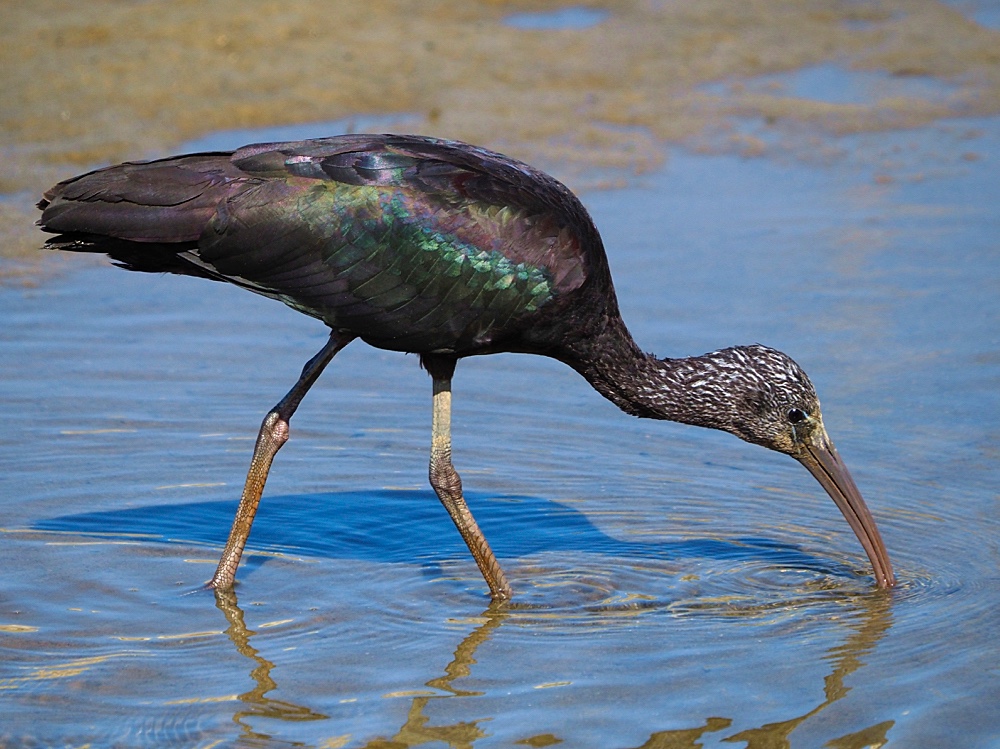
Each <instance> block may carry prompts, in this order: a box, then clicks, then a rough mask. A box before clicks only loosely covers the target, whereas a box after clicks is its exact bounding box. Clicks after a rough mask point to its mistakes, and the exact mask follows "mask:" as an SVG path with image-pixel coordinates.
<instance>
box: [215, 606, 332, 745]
mask: <svg viewBox="0 0 1000 749" xmlns="http://www.w3.org/2000/svg"><path fill="white" fill-rule="evenodd" d="M215 605H216V606H218V607H219V610H220V611H222V613H223V614H225V617H226V621H227V622H229V627H228V628H227V629H226V634H227V635H228V636H229V639H230V640H232V642H233V645H235V646H236V650H237V651H238V652H239V654H240V655H242V656H244V657H246V658H249V659H250V660H251V661H253V662H254V664H255V665H254V667H253V669H252V670H251V671H250V678H252V679H253V682H254V687H253V689H251V690H250V691H249V692H244V693H243V694H241V695H239V700H240V702H242V703H243V706H244V707H243V709H242V710H238V711H237V712H236V713H235V714H234V715H233V721H234V722H235V723H236V724H237V725H239V726H240V728H241V729H242V730H243V733H244V736H246V737H249V738H255V739H269V738H270V736H267V735H266V734H261V733H258V732H256V731H254V730H253V729H252V728H250V726H249V725H248V724H247V722H246V719H247V718H250V717H265V718H277V719H278V720H288V721H303V720H325V719H326V718H328V717H329V716H327V715H323V714H321V713H317V712H313V711H312V710H310V709H309V708H307V707H302V706H301V705H295V704H293V703H291V702H285V701H284V700H276V699H273V698H271V697H268V696H267V693H268V692H270V691H272V690H274V689H276V688H277V686H278V685H277V683H276V682H275V681H274V679H273V678H272V677H271V669H272V668H274V664H273V663H272V662H271V661H269V660H267V658H264V657H263V656H262V655H260V653H258V652H257V649H256V648H255V647H253V646H252V645H251V644H250V638H251V637H253V636H254V634H256V633H255V632H252V631H251V630H249V629H247V625H246V622H245V621H244V618H243V609H241V608H240V606H239V603H237V601H236V592H235V591H233V590H232V589H230V590H216V591H215Z"/></svg>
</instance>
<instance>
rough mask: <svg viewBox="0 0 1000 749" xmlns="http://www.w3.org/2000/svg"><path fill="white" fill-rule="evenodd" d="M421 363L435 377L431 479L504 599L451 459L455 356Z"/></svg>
mask: <svg viewBox="0 0 1000 749" xmlns="http://www.w3.org/2000/svg"><path fill="white" fill-rule="evenodd" d="M421 362H422V363H423V365H424V367H425V368H426V369H427V371H428V373H430V375H431V377H432V378H433V380H434V407H433V415H432V418H431V464H430V471H429V474H430V482H431V486H432V487H433V488H434V491H435V492H436V493H437V495H438V499H440V500H441V504H443V505H444V507H445V509H446V510H448V514H449V515H451V519H452V520H453V521H454V523H455V526H456V527H457V528H458V532H459V533H461V534H462V538H463V539H465V543H466V544H467V545H468V547H469V551H471V552H472V556H473V558H474V559H475V560H476V564H478V565H479V570H480V572H482V573H483V577H484V578H485V579H486V584H487V585H489V587H490V595H491V596H492V597H493V600H494V601H506V600H508V599H509V598H510V596H511V589H510V585H509V584H508V582H507V577H506V575H504V572H503V570H502V569H501V568H500V563H499V562H498V561H497V558H496V557H495V556H494V555H493V550H492V549H490V545H489V543H488V542H487V541H486V537H485V536H484V535H483V532H482V531H481V530H480V529H479V525H478V524H477V523H476V519H475V518H474V517H473V516H472V512H471V511H470V510H469V507H468V505H467V504H466V503H465V498H464V497H463V496H462V480H461V478H459V475H458V472H457V471H456V470H455V466H453V465H452V463H451V376H452V374H454V372H455V360H454V359H451V358H446V357H437V356H433V357H432V356H427V355H425V356H423V357H422V359H421Z"/></svg>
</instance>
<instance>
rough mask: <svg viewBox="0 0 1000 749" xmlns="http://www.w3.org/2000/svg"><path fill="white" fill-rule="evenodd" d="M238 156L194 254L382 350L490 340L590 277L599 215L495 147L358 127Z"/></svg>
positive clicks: (461, 346)
mask: <svg viewBox="0 0 1000 749" xmlns="http://www.w3.org/2000/svg"><path fill="white" fill-rule="evenodd" d="M394 141H395V142H394ZM462 159H466V160H467V161H469V162H470V163H468V164H464V163H461V160H462ZM232 163H233V164H234V165H235V166H237V167H238V168H239V169H240V170H241V171H242V172H243V173H244V174H246V175H247V177H249V178H250V179H247V180H246V181H245V182H243V184H241V185H240V187H239V189H237V190H234V191H232V192H231V194H230V195H229V196H228V197H227V198H226V200H225V201H224V202H223V203H222V204H220V206H219V208H218V210H217V213H216V215H215V217H214V218H213V219H212V221H211V222H210V225H209V227H208V229H207V230H206V232H205V233H204V234H203V235H202V238H201V241H200V242H199V248H198V250H197V251H196V253H195V254H196V255H197V257H198V261H199V262H201V263H204V264H206V265H208V266H210V267H211V268H212V269H214V270H215V271H217V272H219V273H221V274H223V275H225V276H227V277H229V278H232V279H234V280H236V281H237V282H243V283H244V284H245V285H248V286H251V287H253V288H257V289H258V290H260V291H262V292H264V293H269V295H272V296H275V297H277V298H279V299H281V300H282V301H284V302H285V303H287V304H289V305H291V306H293V307H295V308H296V309H299V310H301V311H303V312H306V313H307V314H311V315H313V316H316V317H320V318H321V319H323V320H324V321H326V322H327V323H328V324H329V325H331V326H332V327H335V328H343V329H346V330H350V331H352V332H354V333H356V334H358V335H360V336H361V337H362V338H365V339H366V340H368V341H369V342H371V343H373V344H375V345H378V346H381V347H384V348H395V349H403V350H414V351H415V350H439V351H454V352H456V353H462V352H463V351H466V350H470V349H481V348H484V347H489V346H490V345H491V344H494V343H499V342H500V341H502V340H503V339H504V338H510V337H512V336H516V335H517V334H518V332H519V330H518V329H519V327H520V326H519V321H523V320H525V319H527V318H529V317H530V316H531V313H534V312H536V311H538V310H539V309H540V308H542V307H543V306H545V305H546V304H548V303H550V302H552V301H553V300H555V299H556V298H557V297H558V296H559V295H561V294H568V293H570V292H572V291H574V290H575V289H577V288H579V287H580V286H581V285H582V284H583V283H584V281H585V280H586V277H587V271H588V266H587V259H585V258H584V253H585V251H586V250H587V249H591V250H592V249H593V248H588V247H587V245H586V243H587V242H590V243H593V242H594V241H595V239H596V232H595V233H594V234H595V236H594V237H590V236H581V235H580V229H579V227H580V226H581V225H582V226H583V227H584V228H585V230H589V229H592V224H591V223H590V221H589V218H587V217H586V213H585V212H583V208H582V206H579V202H578V201H577V200H576V198H575V197H573V196H572V195H571V194H570V193H569V191H568V190H566V189H565V188H564V187H562V185H560V184H559V183H557V182H555V181H554V180H552V179H551V178H548V177H545V176H544V175H540V173H538V172H534V171H527V170H528V167H522V166H521V165H517V164H516V162H511V161H509V160H506V159H503V158H502V157H498V156H496V155H494V154H490V152H487V151H479V150H478V149H477V150H476V151H475V152H473V153H471V154H469V153H467V152H466V151H458V150H456V149H455V148H453V147H451V146H450V145H449V144H446V143H441V142H438V141H430V140H424V139H419V140H418V139H405V138H391V137H380V138H378V139H374V138H372V137H371V136H358V137H356V138H350V137H341V138H336V139H328V140H327V141H307V142H304V143H302V144H279V145H278V146H272V147H266V146H265V147H262V146H254V147H250V148H248V149H243V150H241V151H237V152H236V153H235V154H233V157H232ZM254 178H257V179H254ZM540 178H543V179H544V180H545V181H544V183H543V184H542V185H541V189H540V186H539V180H540ZM547 191H548V192H547ZM548 193H551V194H548ZM567 196H569V197H570V198H572V201H571V204H570V207H571V208H575V209H577V210H579V211H580V212H581V213H580V214H579V215H571V214H568V213H567V210H566V205H567V204H566V199H567ZM596 242H597V243H598V244H597V247H598V248H599V246H600V245H599V239H596ZM598 254H599V255H600V257H601V259H603V254H602V253H598Z"/></svg>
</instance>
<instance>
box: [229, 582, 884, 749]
mask: <svg viewBox="0 0 1000 749" xmlns="http://www.w3.org/2000/svg"><path fill="white" fill-rule="evenodd" d="M850 602H851V603H853V604H854V605H856V606H857V612H856V615H855V616H854V617H852V618H851V621H852V624H851V626H852V628H853V629H854V631H853V632H852V633H851V634H850V636H849V637H848V638H847V640H846V641H845V642H844V643H843V644H842V645H837V646H835V647H833V648H831V649H830V650H829V651H828V654H827V657H826V659H827V660H829V661H830V662H832V664H833V669H832V671H831V672H830V674H829V675H827V676H826V678H825V679H824V682H825V684H824V690H823V691H824V699H823V701H822V702H821V703H819V704H818V705H817V706H816V707H814V708H813V709H811V710H809V711H808V712H806V713H803V714H802V715H799V716H796V717H794V718H790V719H788V720H784V721H779V722H775V723H766V724H763V725H761V726H760V727H759V728H750V729H745V730H742V731H740V732H739V733H735V734H733V735H731V736H725V737H722V738H721V741H725V742H731V743H738V742H745V746H746V749H788V748H789V747H791V746H792V743H791V740H790V738H789V737H790V735H791V733H792V732H793V731H794V730H795V729H796V728H798V727H799V726H801V725H803V724H804V723H806V721H808V720H809V719H810V718H813V717H815V716H817V715H819V713H821V712H822V711H823V710H825V709H826V708H827V707H829V706H830V705H832V704H833V703H835V702H837V701H838V700H840V699H842V698H843V697H844V696H846V695H847V693H848V692H849V691H850V687H848V686H846V685H845V683H844V681H845V679H846V678H847V677H848V676H849V675H851V674H852V673H854V672H855V671H857V670H858V669H860V668H861V667H862V666H863V665H864V660H863V657H864V656H865V655H866V654H867V653H870V652H871V651H872V650H873V649H874V648H875V646H876V644H877V643H878V642H879V640H880V639H881V638H882V636H883V635H884V634H885V633H886V632H887V631H888V629H889V627H890V626H891V624H892V617H891V612H890V608H889V607H890V604H891V599H890V598H889V597H888V596H883V595H879V594H876V593H871V594H866V595H862V596H857V597H854V598H852V599H850ZM216 603H217V605H218V607H219V609H220V610H221V611H222V612H223V613H224V614H225V616H226V620H227V621H228V622H229V628H228V630H227V632H226V633H227V634H228V636H229V638H230V639H231V640H232V642H233V644H234V645H235V646H236V649H237V650H238V651H239V653H240V654H241V655H243V656H245V657H247V658H249V659H251V660H252V661H253V663H254V666H253V668H252V670H251V672H250V676H251V678H252V679H253V681H254V683H255V687H254V688H253V689H251V690H250V691H249V692H245V693H243V694H241V695H239V699H240V701H241V702H242V703H243V705H244V706H245V707H244V709H242V710H240V711H238V712H237V713H235V714H234V716H233V720H234V722H236V723H237V724H238V725H239V726H240V727H241V728H242V730H243V735H244V737H245V738H253V739H257V740H264V741H267V740H268V739H270V738H271V737H270V736H267V735H266V734H262V733H259V732H257V731H254V730H253V729H251V728H250V727H249V726H248V725H247V723H246V722H245V719H246V718H247V717H250V716H263V717H267V718H274V719H278V720H284V721H306V720H325V719H328V718H329V716H326V715H322V714H320V713H316V712H313V711H312V710H310V709H308V708H306V707H302V706H299V705H294V704H292V703H289V702H285V701H282V700H275V699H272V698H269V697H267V696H266V695H267V693H268V692H270V691H272V690H274V689H276V688H277V683H276V682H275V680H274V679H273V678H272V676H271V669H272V668H273V667H274V664H273V663H272V662H271V661H269V660H267V659H266V658H264V657H262V656H261V655H259V654H258V651H257V650H256V649H255V648H254V647H252V646H251V645H250V638H251V637H252V636H254V634H255V633H254V632H252V631H250V630H248V629H247V627H246V624H245V623H244V616H243V611H242V610H241V609H240V607H239V605H238V604H237V600H236V595H235V593H234V592H232V591H228V592H220V591H216ZM514 616H516V612H514V611H512V610H511V607H510V606H509V605H505V604H492V605H491V606H490V607H489V608H488V609H487V610H486V611H484V612H483V613H482V615H481V616H480V617H479V619H480V621H481V623H480V624H479V625H478V626H477V627H476V628H475V629H473V630H472V631H471V632H470V633H469V634H468V635H467V636H466V637H465V638H464V639H463V640H462V641H461V642H460V643H459V645H458V647H457V648H456V649H455V653H454V657H453V658H452V660H451V662H450V663H448V665H447V666H445V667H444V674H443V675H442V676H437V677H435V678H433V679H431V680H430V681H427V682H426V683H425V685H426V686H427V687H430V688H431V689H434V690H436V691H437V692H440V693H441V694H421V695H419V696H416V697H413V700H412V703H411V705H410V708H409V710H408V711H407V715H406V721H405V722H404V723H403V725H402V726H401V727H400V729H399V730H398V731H397V732H396V733H395V735H393V736H392V737H391V738H386V737H382V736H379V737H376V738H373V739H370V740H369V741H368V742H367V743H365V744H364V747H365V749H407V747H417V746H421V745H424V744H431V743H435V742H439V743H443V744H446V745H447V746H449V747H454V748H455V749H470V748H471V747H473V746H474V745H475V743H476V742H477V741H478V740H479V739H481V738H484V737H486V736H488V733H487V732H486V731H485V730H484V729H483V728H481V727H480V723H482V722H484V721H488V720H491V719H492V718H491V717H488V716H482V715H480V716H479V717H475V718H470V719H469V720H463V721H457V722H454V723H451V724H448V725H432V724H431V718H430V716H429V715H428V714H427V713H428V711H429V708H431V707H432V705H433V703H434V702H435V701H438V700H445V699H453V698H456V697H458V698H469V697H472V698H476V697H482V696H484V693H483V692H479V691H472V690H464V689H460V688H458V687H456V686H455V684H454V682H455V681H456V680H457V679H461V678H464V677H467V676H470V675H471V673H472V667H473V666H474V665H475V664H476V660H475V654H476V650H477V649H478V648H479V647H480V646H481V645H482V644H483V643H485V642H486V641H488V640H489V639H490V638H491V637H492V636H493V635H494V634H495V632H496V631H497V630H498V629H499V627H500V626H501V625H502V624H504V623H505V622H509V621H511V620H512V617H514ZM845 620H846V617H845ZM477 704H479V703H475V702H463V706H468V707H470V708H471V707H474V706H476V705H477ZM732 724H733V720H732V719H731V718H724V717H708V718H706V719H705V722H704V724H703V725H700V726H697V727H694V728H687V729H678V730H670V731H657V732H656V733H653V734H651V735H650V737H649V739H648V740H647V741H646V742H645V743H643V744H642V745H641V746H639V747H636V749H698V748H699V747H701V746H702V743H701V739H702V738H703V736H705V735H706V734H710V733H716V732H718V731H723V730H725V729H727V728H729V727H730V726H731V725H732ZM893 725H894V721H892V720H887V721H883V722H881V723H877V724H875V725H872V726H869V727H867V728H864V729H862V730H860V731H856V732H852V733H849V734H846V735H844V736H841V737H838V738H835V739H831V740H828V741H827V742H826V743H825V744H824V746H825V747H830V749H865V748H866V747H881V746H883V745H885V744H886V743H887V741H888V738H887V735H888V732H889V730H890V729H891V728H892V726H893ZM555 728H556V730H558V727H555ZM562 741H563V739H561V738H560V737H559V735H558V733H543V734H536V735H534V736H529V737H525V738H522V739H520V740H518V741H517V742H516V743H517V744H518V745H523V746H532V747H543V746H550V745H555V744H559V743H562Z"/></svg>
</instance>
